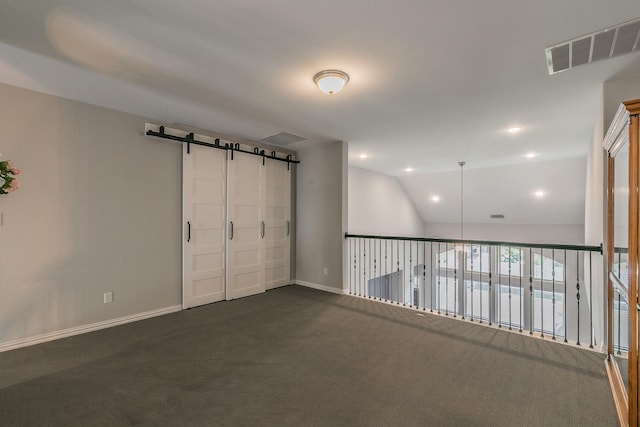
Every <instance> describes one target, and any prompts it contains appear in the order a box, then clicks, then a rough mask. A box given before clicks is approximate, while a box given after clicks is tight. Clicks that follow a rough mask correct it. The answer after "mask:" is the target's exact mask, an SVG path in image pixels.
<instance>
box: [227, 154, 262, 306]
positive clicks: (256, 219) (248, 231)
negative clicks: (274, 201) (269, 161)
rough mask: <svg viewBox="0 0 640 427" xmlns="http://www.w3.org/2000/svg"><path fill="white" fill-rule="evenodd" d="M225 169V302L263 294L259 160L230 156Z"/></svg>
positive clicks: (260, 172) (260, 168)
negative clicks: (226, 257) (227, 183)
mask: <svg viewBox="0 0 640 427" xmlns="http://www.w3.org/2000/svg"><path fill="white" fill-rule="evenodd" d="M231 156H233V160H231ZM228 168H229V174H228V177H229V186H228V192H229V193H228V205H227V214H228V221H227V227H228V228H227V234H228V238H227V254H228V260H229V262H228V264H227V278H228V283H227V299H228V300H230V299H235V298H241V297H246V296H249V295H254V294H258V293H261V292H264V291H265V280H264V273H265V271H264V251H263V241H264V239H263V237H264V234H265V232H266V230H265V226H266V225H265V223H264V222H263V219H262V212H261V203H262V199H263V198H264V195H263V192H264V187H265V186H264V184H263V182H262V181H263V177H264V175H263V170H264V168H265V167H264V166H263V165H262V158H261V157H259V156H254V155H251V154H245V153H239V152H231V153H230V154H229V161H228Z"/></svg>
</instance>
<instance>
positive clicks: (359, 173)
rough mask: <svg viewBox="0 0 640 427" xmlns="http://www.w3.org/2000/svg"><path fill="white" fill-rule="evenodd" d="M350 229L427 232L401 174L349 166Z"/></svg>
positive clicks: (404, 233) (415, 234) (408, 233)
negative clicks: (401, 178) (392, 174)
mask: <svg viewBox="0 0 640 427" xmlns="http://www.w3.org/2000/svg"><path fill="white" fill-rule="evenodd" d="M348 181H349V202H348V203H349V220H348V222H349V233H352V234H374V235H378V236H410V237H422V236H423V235H424V221H422V218H420V214H418V211H417V210H416V208H415V206H414V205H413V202H412V201H411V199H410V198H409V196H408V195H407V193H406V192H405V190H404V188H403V187H402V184H400V181H399V180H398V178H396V177H393V176H389V175H385V174H382V173H378V172H373V171H369V170H365V169H361V168H357V167H355V166H349V177H348Z"/></svg>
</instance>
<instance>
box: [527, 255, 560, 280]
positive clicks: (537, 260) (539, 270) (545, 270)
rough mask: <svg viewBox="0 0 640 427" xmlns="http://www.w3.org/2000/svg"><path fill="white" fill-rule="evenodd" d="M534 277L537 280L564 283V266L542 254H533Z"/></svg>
mask: <svg viewBox="0 0 640 427" xmlns="http://www.w3.org/2000/svg"><path fill="white" fill-rule="evenodd" d="M533 277H534V278H535V279H542V280H553V279H554V278H555V281H556V282H564V265H563V264H562V263H561V262H558V261H554V260H553V259H551V258H548V257H546V256H540V254H533Z"/></svg>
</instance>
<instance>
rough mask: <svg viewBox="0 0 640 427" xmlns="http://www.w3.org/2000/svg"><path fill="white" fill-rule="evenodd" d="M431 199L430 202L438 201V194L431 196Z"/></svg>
mask: <svg viewBox="0 0 640 427" xmlns="http://www.w3.org/2000/svg"><path fill="white" fill-rule="evenodd" d="M431 201H432V202H436V203H437V202H439V201H440V196H431Z"/></svg>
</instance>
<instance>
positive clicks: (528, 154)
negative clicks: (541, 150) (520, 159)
mask: <svg viewBox="0 0 640 427" xmlns="http://www.w3.org/2000/svg"><path fill="white" fill-rule="evenodd" d="M535 156H536V153H527V154H526V157H527V159H533V158H534V157H535Z"/></svg>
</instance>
